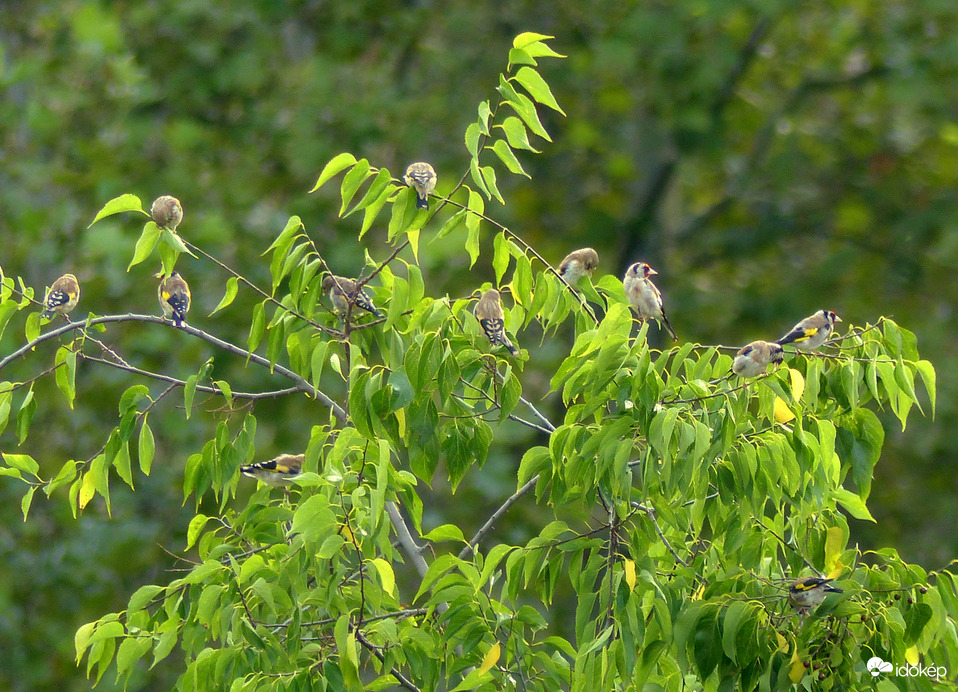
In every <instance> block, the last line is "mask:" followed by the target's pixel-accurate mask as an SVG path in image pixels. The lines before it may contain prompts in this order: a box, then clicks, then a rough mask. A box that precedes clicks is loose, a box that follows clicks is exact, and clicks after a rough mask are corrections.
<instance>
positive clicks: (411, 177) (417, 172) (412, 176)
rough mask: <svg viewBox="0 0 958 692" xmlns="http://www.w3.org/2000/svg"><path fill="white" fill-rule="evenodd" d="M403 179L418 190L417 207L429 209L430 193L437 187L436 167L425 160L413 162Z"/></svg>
mask: <svg viewBox="0 0 958 692" xmlns="http://www.w3.org/2000/svg"><path fill="white" fill-rule="evenodd" d="M403 180H404V181H406V185H408V186H409V187H411V188H413V189H414V190H415V191H416V208H417V209H428V208H429V195H431V194H432V192H433V190H435V189H436V180H437V177H436V169H435V168H433V167H432V166H431V165H429V164H428V163H426V162H425V161H418V162H416V163H411V164H409V167H408V168H406V175H404V176H403Z"/></svg>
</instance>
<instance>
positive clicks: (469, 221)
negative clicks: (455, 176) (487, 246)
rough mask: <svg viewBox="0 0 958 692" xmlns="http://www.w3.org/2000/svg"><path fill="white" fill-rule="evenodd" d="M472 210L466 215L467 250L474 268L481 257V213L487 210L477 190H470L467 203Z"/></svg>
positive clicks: (470, 266) (470, 264)
mask: <svg viewBox="0 0 958 692" xmlns="http://www.w3.org/2000/svg"><path fill="white" fill-rule="evenodd" d="M466 206H467V208H468V209H469V211H470V212H472V213H469V214H468V215H467V216H466V229H467V231H468V235H467V236H466V252H468V253H469V259H470V260H471V261H470V263H469V268H470V269H472V267H473V265H474V264H475V263H476V260H477V259H479V222H480V221H481V218H482V217H481V215H482V214H483V213H484V212H485V204H483V201H482V197H481V196H480V195H479V193H478V192H476V191H475V190H469V202H468V204H467V205H466Z"/></svg>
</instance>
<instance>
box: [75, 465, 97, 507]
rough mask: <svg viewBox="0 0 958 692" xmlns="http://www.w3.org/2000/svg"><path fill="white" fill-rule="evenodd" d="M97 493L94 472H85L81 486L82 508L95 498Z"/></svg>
mask: <svg viewBox="0 0 958 692" xmlns="http://www.w3.org/2000/svg"><path fill="white" fill-rule="evenodd" d="M95 494H96V481H95V480H94V478H93V474H92V473H90V472H89V471H87V472H86V473H85V474H83V485H81V486H80V499H79V505H80V509H83V508H84V507H86V506H87V504H88V503H89V502H90V500H92V499H93V496H94V495H95Z"/></svg>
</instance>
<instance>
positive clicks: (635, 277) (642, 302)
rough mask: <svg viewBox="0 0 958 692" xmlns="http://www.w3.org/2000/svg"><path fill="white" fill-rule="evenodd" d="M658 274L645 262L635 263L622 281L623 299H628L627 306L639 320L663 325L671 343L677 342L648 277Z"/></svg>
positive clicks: (656, 289) (660, 301)
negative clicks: (635, 313)
mask: <svg viewBox="0 0 958 692" xmlns="http://www.w3.org/2000/svg"><path fill="white" fill-rule="evenodd" d="M656 274H658V272H657V271H655V270H654V269H653V268H652V267H650V266H649V265H648V264H646V263H645V262H635V263H634V264H633V265H632V266H630V267H629V269H628V271H626V273H625V278H624V279H623V281H622V286H623V288H625V297H626V298H628V299H629V304H630V305H631V306H632V307H633V308H634V309H635V311H636V312H637V313H638V315H639V319H642V320H648V319H653V320H656V321H657V322H658V323H659V324H660V325H664V326H665V329H666V330H667V331H668V333H669V336H671V337H672V341H678V340H679V338H678V337H677V336H676V335H675V330H674V329H672V325H671V324H669V318H668V317H666V316H665V307H664V306H663V305H662V293H661V292H660V291H659V289H658V288H656V286H655V284H654V283H652V280H651V279H650V278H649V277H650V276H655V275H656Z"/></svg>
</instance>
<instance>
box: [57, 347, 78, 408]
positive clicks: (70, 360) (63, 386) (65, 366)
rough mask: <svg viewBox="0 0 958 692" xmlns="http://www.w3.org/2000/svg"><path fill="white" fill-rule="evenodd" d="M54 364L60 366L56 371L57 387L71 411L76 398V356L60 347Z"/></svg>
mask: <svg viewBox="0 0 958 692" xmlns="http://www.w3.org/2000/svg"><path fill="white" fill-rule="evenodd" d="M54 363H55V364H56V365H58V366H60V367H58V368H57V369H56V381H57V387H59V388H60V391H61V392H63V396H64V397H66V400H67V404H69V406H70V408H71V409H72V408H73V401H74V399H75V398H76V374H77V354H76V353H75V352H73V351H71V350H70V349H69V348H67V347H66V346H61V347H60V348H58V349H57V354H56V357H55V358H54Z"/></svg>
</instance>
